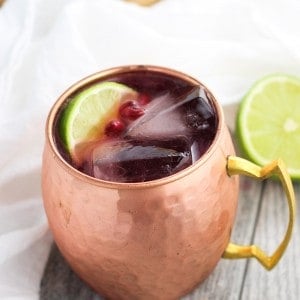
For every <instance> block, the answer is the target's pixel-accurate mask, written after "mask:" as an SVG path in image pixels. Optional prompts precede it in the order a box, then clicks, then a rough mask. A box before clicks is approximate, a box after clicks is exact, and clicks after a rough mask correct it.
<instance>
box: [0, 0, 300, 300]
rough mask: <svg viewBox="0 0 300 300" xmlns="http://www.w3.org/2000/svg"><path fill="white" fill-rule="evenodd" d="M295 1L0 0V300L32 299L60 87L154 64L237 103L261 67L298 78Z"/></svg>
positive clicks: (299, 6) (43, 247)
mask: <svg viewBox="0 0 300 300" xmlns="http://www.w3.org/2000/svg"><path fill="white" fill-rule="evenodd" d="M299 16H300V3H299V1H298V0H251V1H250V0H249V1H240V0H227V1H223V0H214V1H204V0H184V1H182V0H163V1H162V2H160V3H158V4H157V5H155V6H152V7H150V8H144V7H139V6H137V5H134V4H131V3H126V2H124V1H121V0H89V1H84V0H74V1H70V0H27V1H24V0H6V2H5V4H4V5H3V7H2V8H0V145H1V146H0V299H30V300H32V299H38V291H39V281H40V278H41V274H42V272H43V268H44V265H45V261H46V259H47V255H48V253H49V247H50V244H51V241H52V238H51V234H50V233H49V230H48V226H47V221H46V218H45V214H44V211H43V206H42V199H41V189H40V168H41V155H42V149H43V142H44V124H45V119H46V116H47V113H48V111H49V109H50V107H51V105H52V104H53V103H54V101H55V100H56V98H57V97H58V96H59V94H60V93H62V92H63V91H64V90H65V89H66V88H67V87H68V86H69V85H70V84H72V83H73V82H75V81H77V80H79V79H80V78H82V77H84V76H86V75H88V74H90V73H93V72H96V71H98V70H101V69H104V68H108V67H112V66H117V65H123V64H156V65H163V66H168V67H171V68H175V69H179V70H181V71H184V72H187V73H189V74H191V75H193V76H195V77H197V78H199V79H200V80H201V81H203V82H204V83H206V84H207V85H208V86H209V87H210V89H211V90H213V91H214V93H215V95H216V96H217V98H218V99H219V101H220V102H221V103H222V104H227V103H231V102H237V101H239V100H240V98H241V96H242V95H243V94H244V93H245V92H246V91H247V89H248V88H249V87H250V86H251V84H252V83H253V82H254V81H255V80H257V79H258V78H260V77H261V76H264V75H266V74H269V73H274V72H281V73H289V74H294V75H298V76H300V21H299V20H300V19H299Z"/></svg>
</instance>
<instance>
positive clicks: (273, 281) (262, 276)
mask: <svg viewBox="0 0 300 300" xmlns="http://www.w3.org/2000/svg"><path fill="white" fill-rule="evenodd" d="M294 187H295V193H296V199H297V198H298V199H300V184H294ZM299 213H300V206H299V205H298V207H297V215H299ZM287 222H288V208H287V204H286V201H285V196H284V194H283V191H282V188H281V186H280V184H279V183H278V182H268V183H267V184H266V187H265V190H264V197H263V199H262V205H261V211H260V214H259V219H258V223H257V227H256V231H255V236H254V242H255V243H256V244H257V245H260V246H261V247H262V248H263V249H266V250H267V251H268V253H272V252H273V251H274V249H275V248H276V246H277V245H278V243H279V242H280V241H281V240H282V238H283V235H284V232H285V229H286V225H287ZM299 245H300V219H299V218H297V219H296V224H295V230H294V232H293V236H292V240H291V243H290V244H289V246H288V248H287V251H286V252H285V254H284V256H283V257H282V259H281V261H280V262H279V264H278V265H277V266H276V267H275V268H274V269H273V270H272V271H270V272H268V271H266V270H264V268H262V267H261V266H260V265H259V264H258V263H257V262H256V261H254V260H251V261H250V262H249V266H248V269H247V274H246V277H245V282H244V288H243V291H242V297H241V299H264V300H273V299H289V300H293V299H295V300H296V299H299V298H300V287H299V283H300V257H299V253H300V252H299V249H300V248H299Z"/></svg>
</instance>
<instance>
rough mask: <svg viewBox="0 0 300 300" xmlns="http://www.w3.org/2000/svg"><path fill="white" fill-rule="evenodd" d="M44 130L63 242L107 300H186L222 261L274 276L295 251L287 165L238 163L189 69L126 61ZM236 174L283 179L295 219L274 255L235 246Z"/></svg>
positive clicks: (61, 104) (57, 232) (63, 107)
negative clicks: (247, 260)
mask: <svg viewBox="0 0 300 300" xmlns="http://www.w3.org/2000/svg"><path fill="white" fill-rule="evenodd" d="M99 95H100V96H99ZM112 99H113V100H112ZM98 111H99V112H98ZM95 115H96V116H97V115H98V116H100V117H99V118H98V119H97V117H95V118H94V116H95ZM80 118H83V119H82V120H81V119H80ZM80 122H81V123H80ZM78 124H79V128H80V130H78V127H76V126H78ZM76 128H77V129H76ZM82 128H87V129H88V130H85V131H84V130H82ZM76 130H77V131H76ZM82 132H84V134H82ZM46 135H47V138H46V144H45V150H44V158H43V198H44V205H45V210H46V213H47V216H48V220H49V225H50V227H51V230H52V232H53V235H54V239H55V241H56V243H57V245H58V247H59V249H60V251H61V253H62V254H63V255H64V257H65V258H66V259H67V261H68V262H69V264H70V266H71V267H72V268H73V269H74V271H75V272H76V273H78V275H79V276H80V277H81V278H82V279H83V280H85V281H86V282H87V283H88V284H90V285H91V286H92V287H93V288H94V289H95V290H96V291H97V292H99V293H100V294H102V295H105V296H107V297H108V298H112V299H176V298H178V297H180V296H182V295H184V294H186V293H188V292H189V291H191V290H192V289H193V288H194V287H195V286H196V285H198V284H199V283H200V282H201V281H202V280H204V279H205V278H206V277H207V276H208V275H209V274H210V272H211V271H212V270H213V269H214V267H215V266H216V264H217V262H218V260H219V259H220V258H221V256H222V255H223V257H229V258H242V257H256V258H257V259H258V260H259V261H260V262H261V263H262V264H263V265H264V266H265V267H266V268H268V269H270V268H272V267H273V266H274V265H275V264H276V263H277V262H278V260H279V259H280V257H281V256H282V254H283V252H284V250H285V248H286V246H287V244H288V241H289V239H290V236H291V232H292V226H293V222H294V195H293V188H292V185H291V182H290V178H289V176H288V174H287V173H286V170H285V168H284V165H283V163H282V162H281V161H280V160H278V161H276V162H273V163H271V164H270V165H268V166H266V167H264V168H260V167H258V166H256V165H253V164H251V163H250V162H248V161H245V160H243V159H240V158H238V157H235V156H234V155H235V152H234V148H233V145H232V140H231V137H230V134H229V132H228V129H227V127H226V125H225V122H224V118H223V113H222V110H221V107H220V106H219V104H218V102H217V101H216V100H215V98H214V96H213V94H212V93H211V92H210V91H209V90H208V89H207V88H206V87H205V86H204V85H203V84H202V83H200V82H199V81H197V80H196V79H194V78H191V77H190V76H188V75H186V74H183V73H180V72H178V71H175V70H170V69H167V68H162V67H155V66H125V67H119V68H113V69H109V70H106V71H102V72H99V73H97V74H94V75H91V76H89V77H87V78H85V79H83V80H81V81H79V82H78V83H76V84H75V85H73V86H72V87H71V88H69V89H68V90H67V91H66V92H65V93H64V94H63V95H62V96H61V97H60V98H59V99H58V101H57V102H56V103H55V105H54V106H53V108H52V110H51V112H50V114H49V118H48V121H47V127H46ZM236 174H247V175H250V176H253V177H258V178H265V177H269V176H271V175H274V174H275V175H278V176H279V178H280V179H281V181H282V184H283V187H284V190H285V192H286V195H287V200H288V205H289V209H290V221H289V225H288V229H287V232H286V235H285V237H284V239H283V241H282V243H281V244H280V245H279V247H278V249H277V250H276V251H275V252H274V254H273V255H272V256H267V255H266V254H265V253H264V252H263V251H262V250H261V249H260V248H259V247H257V246H254V245H252V246H239V245H235V244H232V243H230V242H229V239H230V233H231V230H232V226H233V222H234V217H235V212H236V206H237V197H238V177H237V176H234V175H236Z"/></svg>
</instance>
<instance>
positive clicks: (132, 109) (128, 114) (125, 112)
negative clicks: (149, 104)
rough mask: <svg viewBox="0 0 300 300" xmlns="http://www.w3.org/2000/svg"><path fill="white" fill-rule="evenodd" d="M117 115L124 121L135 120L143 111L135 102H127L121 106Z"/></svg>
mask: <svg viewBox="0 0 300 300" xmlns="http://www.w3.org/2000/svg"><path fill="white" fill-rule="evenodd" d="M119 113H120V115H121V117H122V118H123V119H125V120H126V119H128V120H135V119H137V118H138V117H140V116H142V115H143V114H144V113H145V111H144V109H143V108H142V107H141V106H140V105H139V104H138V103H137V102H136V101H127V102H125V103H124V104H123V105H121V107H120V109H119Z"/></svg>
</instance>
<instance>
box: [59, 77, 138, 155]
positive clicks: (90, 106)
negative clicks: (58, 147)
mask: <svg viewBox="0 0 300 300" xmlns="http://www.w3.org/2000/svg"><path fill="white" fill-rule="evenodd" d="M130 94H132V95H135V94H136V92H135V91H134V90H133V89H131V88H129V87H128V86H126V85H123V84H120V83H116V82H102V83H99V84H95V85H93V86H91V87H89V88H87V89H85V90H83V91H82V92H80V93H79V94H77V95H76V96H75V97H74V98H73V99H72V100H71V101H70V102H69V103H68V105H67V107H66V108H65V110H64V112H63V114H62V118H61V120H60V124H59V127H60V129H59V131H60V135H61V138H62V140H63V142H64V144H65V147H66V148H67V150H68V151H69V153H70V154H71V156H72V154H73V151H74V149H75V146H76V145H77V144H79V143H82V142H87V141H93V140H95V139H96V138H99V137H101V136H102V135H103V133H104V128H105V125H106V123H107V121H108V120H109V119H110V118H114V117H115V116H117V114H118V108H119V105H120V103H121V101H122V99H123V98H124V97H125V96H126V95H130Z"/></svg>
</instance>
